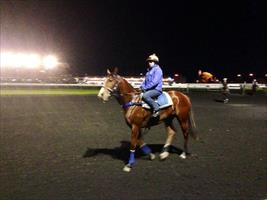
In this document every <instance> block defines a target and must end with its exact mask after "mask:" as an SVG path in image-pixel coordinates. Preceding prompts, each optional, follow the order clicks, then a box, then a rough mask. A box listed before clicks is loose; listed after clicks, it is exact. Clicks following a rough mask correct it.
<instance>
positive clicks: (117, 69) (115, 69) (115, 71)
mask: <svg viewBox="0 0 267 200" xmlns="http://www.w3.org/2000/svg"><path fill="white" fill-rule="evenodd" d="M118 71H119V68H118V67H115V68H114V72H113V73H114V74H115V75H117V74H118Z"/></svg>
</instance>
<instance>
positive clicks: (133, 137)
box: [123, 125, 141, 172]
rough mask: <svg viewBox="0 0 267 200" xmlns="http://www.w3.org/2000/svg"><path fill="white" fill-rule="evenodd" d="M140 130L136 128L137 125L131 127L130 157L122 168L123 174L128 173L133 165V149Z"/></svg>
mask: <svg viewBox="0 0 267 200" xmlns="http://www.w3.org/2000/svg"><path fill="white" fill-rule="evenodd" d="M140 130H141V129H140V127H138V126H137V125H132V133H131V146H130V156H129V161H128V164H127V165H125V166H124V168H123V171H125V172H130V171H131V169H132V166H133V164H134V163H135V149H136V145H137V142H138V137H139V134H140Z"/></svg>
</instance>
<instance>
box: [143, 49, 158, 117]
mask: <svg viewBox="0 0 267 200" xmlns="http://www.w3.org/2000/svg"><path fill="white" fill-rule="evenodd" d="M146 64H147V67H148V68H147V73H146V76H145V80H144V82H143V83H142V84H141V87H140V89H141V91H142V92H143V96H142V99H143V100H144V101H145V102H146V103H147V104H148V105H149V106H150V107H151V109H152V115H153V117H157V116H158V115H159V105H158V104H157V103H156V102H155V101H154V99H155V98H157V97H158V96H159V95H161V94H162V85H163V72H162V69H161V67H160V66H159V58H158V56H157V55H156V54H152V55H150V56H149V57H148V58H147V59H146Z"/></svg>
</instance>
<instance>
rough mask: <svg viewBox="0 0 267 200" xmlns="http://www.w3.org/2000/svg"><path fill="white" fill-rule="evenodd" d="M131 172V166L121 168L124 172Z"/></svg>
mask: <svg viewBox="0 0 267 200" xmlns="http://www.w3.org/2000/svg"><path fill="white" fill-rule="evenodd" d="M131 170H132V167H131V165H125V166H124V168H123V171H124V172H130V171H131Z"/></svg>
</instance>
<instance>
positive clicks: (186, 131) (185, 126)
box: [98, 69, 197, 172]
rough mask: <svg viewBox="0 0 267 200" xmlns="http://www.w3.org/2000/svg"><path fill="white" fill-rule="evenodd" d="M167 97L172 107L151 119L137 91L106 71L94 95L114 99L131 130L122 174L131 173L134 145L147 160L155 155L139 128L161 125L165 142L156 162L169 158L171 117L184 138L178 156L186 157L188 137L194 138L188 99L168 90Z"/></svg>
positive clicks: (173, 133) (133, 160)
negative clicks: (96, 93)
mask: <svg viewBox="0 0 267 200" xmlns="http://www.w3.org/2000/svg"><path fill="white" fill-rule="evenodd" d="M168 94H169V95H170V97H171V99H172V101H173V105H171V106H169V107H167V108H164V109H161V110H160V115H159V116H158V117H157V118H156V119H155V118H154V117H152V112H151V110H149V109H145V108H143V107H142V106H141V105H142V104H141V97H140V92H139V91H137V90H136V89H134V88H133V87H132V85H131V84H130V83H128V82H127V80H125V79H124V78H122V77H121V76H119V75H118V74H117V69H115V70H113V72H111V71H110V70H107V76H106V79H105V81H104V85H103V87H102V88H101V89H100V91H99V93H98V97H99V98H100V99H102V100H103V101H104V102H106V101H108V100H109V97H111V96H115V97H116V99H117V100H118V102H119V104H120V105H121V106H122V108H123V110H124V117H125V120H126V123H127V125H128V126H129V127H130V128H131V130H132V132H131V143H130V156H129V161H128V164H126V165H125V166H124V168H123V170H124V171H126V172H129V171H131V168H132V166H133V164H134V163H135V149H136V147H137V146H139V147H140V149H141V151H142V152H143V153H144V154H145V155H149V157H150V159H151V160H153V159H154V158H155V155H154V154H153V153H152V152H151V149H150V148H149V147H148V145H146V144H145V142H144V140H143V138H142V132H141V129H142V128H150V127H151V126H154V125H157V124H159V123H160V122H163V123H164V124H165V127H166V131H167V139H166V142H165V145H164V146H163V149H162V152H161V153H160V159H161V160H163V159H166V158H167V157H168V156H169V151H170V145H171V144H172V141H173V139H174V135H175V132H176V131H175V127H174V125H173V122H172V121H173V119H174V118H176V119H177V120H178V121H179V124H180V126H181V129H182V132H183V136H184V152H183V153H182V154H181V155H180V157H181V158H183V159H185V158H186V156H187V155H188V148H187V146H188V136H189V135H191V136H192V137H193V138H194V139H197V135H196V133H194V131H193V128H194V127H195V122H194V119H193V115H192V110H191V107H192V106H191V102H190V99H189V97H188V96H186V95H185V94H183V93H181V92H178V91H169V92H168Z"/></svg>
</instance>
